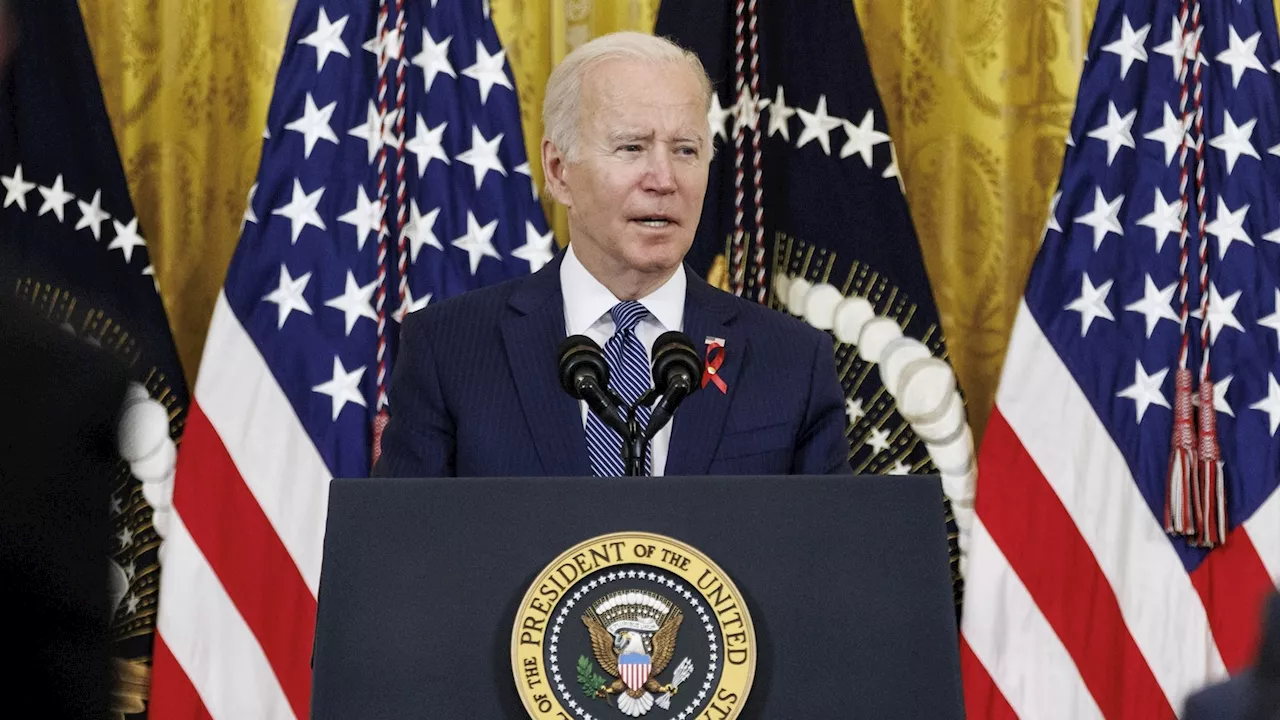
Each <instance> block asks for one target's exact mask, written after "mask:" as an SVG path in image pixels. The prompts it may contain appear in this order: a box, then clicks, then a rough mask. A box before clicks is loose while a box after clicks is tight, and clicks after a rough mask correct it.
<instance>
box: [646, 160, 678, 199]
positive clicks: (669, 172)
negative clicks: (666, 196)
mask: <svg viewBox="0 0 1280 720" xmlns="http://www.w3.org/2000/svg"><path fill="white" fill-rule="evenodd" d="M644 179H645V185H644V188H645V189H646V190H649V191H652V192H658V193H672V192H675V191H676V175H675V168H674V167H673V166H672V163H671V156H670V155H668V154H667V153H666V152H665V151H664V150H656V151H655V152H653V153H652V154H651V155H650V156H649V171H648V172H646V173H645V178H644Z"/></svg>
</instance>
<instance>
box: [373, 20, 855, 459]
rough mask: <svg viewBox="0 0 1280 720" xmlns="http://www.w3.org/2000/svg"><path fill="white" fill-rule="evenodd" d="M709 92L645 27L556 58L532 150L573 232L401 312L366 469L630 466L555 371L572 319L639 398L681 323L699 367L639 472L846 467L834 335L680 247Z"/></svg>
mask: <svg viewBox="0 0 1280 720" xmlns="http://www.w3.org/2000/svg"><path fill="white" fill-rule="evenodd" d="M710 101H711V83H710V80H709V79H708V77H707V74H706V71H705V70H704V69H703V67H702V64H701V63H700V62H699V60H698V58H697V56H695V55H693V54H692V53H689V52H686V51H684V50H682V49H681V48H679V47H678V46H676V45H675V44H673V43H671V42H669V41H667V40H664V39H661V38H656V37H652V36H649V35H642V34H638V33H617V34H613V35H607V36H604V37H601V38H598V39H596V40H593V41H592V42H589V43H587V44H585V45H583V46H581V47H579V48H578V49H577V50H575V51H574V52H572V53H570V54H569V56H568V57H566V58H565V59H564V61H563V62H562V63H561V64H560V65H559V66H558V67H557V68H556V69H555V71H554V72H553V73H552V74H551V78H550V80H549V81H548V83H547V93H546V102H545V104H544V106H543V120H544V125H545V128H546V135H545V137H544V139H543V142H542V166H543V170H544V171H545V175H546V178H547V188H548V191H549V192H550V194H551V195H552V197H554V198H555V200H556V201H557V202H559V203H561V204H562V205H564V206H565V208H566V209H567V213H568V221H569V239H570V243H569V246H568V249H567V250H566V251H564V252H562V253H561V254H560V255H559V256H558V257H557V258H556V259H555V260H554V261H552V262H551V263H548V264H547V265H546V266H545V267H544V268H543V269H541V270H540V271H538V272H537V273H535V274H533V275H530V276H527V277H524V278H520V279H517V280H513V281H510V282H507V283H504V284H501V285H496V286H492V287H489V288H485V289H482V290H477V291H473V292H470V293H466V294H463V295H460V296H458V297H455V298H452V299H450V300H448V301H445V302H442V303H440V304H438V305H434V306H430V307H428V308H426V309H424V310H422V311H420V312H417V313H414V314H412V315H410V316H409V317H408V318H407V320H406V322H405V324H404V329H403V331H402V336H401V350H400V356H399V359H398V362H397V364H396V367H395V371H394V374H393V376H392V381H391V388H390V392H389V404H390V414H391V417H390V421H389V423H388V425H387V427H386V429H385V432H384V434H383V437H382V455H381V459H380V460H379V462H378V465H377V467H376V468H375V474H377V475H383V476H388V475H392V476H414V477H449V476H503V477H519V476H571V475H598V476H617V475H621V474H622V473H623V465H622V456H623V447H622V446H623V440H622V437H621V436H620V435H619V434H618V433H617V432H616V431H615V430H614V429H613V427H611V426H610V424H609V423H608V422H606V420H605V419H604V418H601V417H599V416H597V414H596V412H595V411H593V410H591V409H590V408H588V406H587V404H586V403H585V402H584V401H581V400H577V399H575V398H574V397H571V396H570V395H569V394H568V393H567V392H566V391H565V390H564V389H562V387H561V381H560V376H559V359H560V358H559V353H558V348H559V346H560V345H561V343H562V342H563V341H564V340H565V338H566V337H567V336H576V335H585V336H587V337H589V338H591V339H592V340H594V341H595V342H596V343H598V344H599V345H601V346H603V357H604V358H607V360H608V365H609V371H610V372H609V380H608V386H609V388H610V389H611V390H613V391H615V392H616V393H617V394H618V395H619V396H620V397H621V398H622V399H623V400H625V401H626V402H628V403H634V402H635V400H636V396H637V395H639V394H641V393H642V392H643V391H644V390H646V389H648V388H649V387H651V385H652V378H651V377H650V375H649V364H650V356H651V354H652V352H653V347H654V343H655V340H656V339H657V338H658V337H659V336H661V335H662V334H663V333H665V332H668V331H674V330H679V331H683V332H684V333H685V335H686V336H687V337H689V338H690V339H691V340H692V343H693V346H694V349H695V352H696V353H697V354H699V355H701V356H702V357H703V358H704V359H706V360H707V361H708V362H707V370H706V373H705V374H704V375H703V377H702V378H696V379H695V381H696V383H695V384H696V385H700V386H701V387H700V388H699V389H697V391H696V392H694V393H692V394H691V395H690V396H689V397H688V399H687V400H685V401H684V403H683V405H681V406H680V407H679V409H678V412H676V414H675V416H674V419H673V420H672V422H671V423H670V424H667V425H665V426H664V427H663V428H662V429H661V430H660V431H658V432H657V433H656V434H655V435H654V437H653V439H652V443H651V444H649V445H648V446H647V449H646V453H645V457H644V458H643V459H642V460H643V469H644V473H645V474H651V475H700V474H706V475H735V474H772V475H786V474H830V473H848V472H850V467H849V461H848V455H849V445H848V441H847V439H846V438H845V416H844V402H843V392H842V390H841V387H840V383H839V380H838V378H837V375H836V370H835V364H834V359H833V354H832V344H831V339H830V338H829V337H828V336H827V335H826V334H825V333H822V332H819V331H817V330H814V329H812V328H809V327H807V326H805V325H804V324H802V323H800V322H798V321H796V320H794V319H792V318H789V317H787V316H785V315H783V314H781V313H778V312H776V311H774V310H770V309H768V308H765V307H762V306H759V305H756V304H753V303H750V302H748V301H745V300H742V299H740V298H737V297H735V296H733V295H730V294H728V293H725V292H722V291H720V290H717V289H715V288H712V287H711V286H709V285H707V284H706V283H705V282H703V281H702V280H700V279H699V278H698V277H697V276H696V275H694V274H693V272H692V271H690V270H689V269H688V268H687V267H686V266H685V265H684V264H683V260H684V256H685V254H686V253H687V252H688V250H689V247H690V245H691V244H692V242H693V237H694V231H695V230H696V229H697V225H698V220H699V217H700V216H701V212H702V200H703V196H704V195H705V193H706V188H707V172H708V168H709V166H710V162H711V157H712V152H713V149H712V138H711V134H710V128H709V125H708V122H707V111H708V108H709V107H710ZM713 369H714V372H712V370H713Z"/></svg>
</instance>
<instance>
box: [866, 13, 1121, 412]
mask: <svg viewBox="0 0 1280 720" xmlns="http://www.w3.org/2000/svg"><path fill="white" fill-rule="evenodd" d="M1097 6H1098V0H1041V1H1040V2H1026V0H969V1H968V2H963V3H961V2H949V1H944V2H938V0H898V1H897V2H888V3H886V2H880V1H879V0H854V7H856V8H857V12H858V19H859V21H860V23H861V25H862V32H863V35H864V36H865V37H866V42H867V53H868V54H869V55H870V56H871V69H872V73H873V74H874V75H875V78H876V85H877V86H878V87H879V90H880V95H881V97H882V98H883V100H884V105H885V111H886V113H887V114H888V120H889V127H890V131H891V134H892V136H893V140H894V145H895V147H896V149H897V154H898V164H899V168H900V170H901V172H902V177H903V182H904V183H905V185H906V192H907V202H908V204H909V205H910V207H911V216H912V218H913V220H914V221H915V225H916V230H917V232H918V234H919V236H920V244H921V247H922V249H923V251H924V258H925V267H926V268H927V270H928V273H929V279H930V282H931V283H932V285H933V292H934V296H935V297H936V299H937V303H938V311H939V313H940V315H941V316H942V327H943V330H944V331H945V332H946V334H947V345H948V348H949V350H950V353H951V360H952V364H953V365H954V366H955V369H956V374H957V376H958V377H959V379H960V384H961V387H962V388H963V390H964V392H965V394H966V396H967V399H968V406H969V418H970V421H971V423H972V424H973V428H974V432H975V437H980V436H981V431H982V429H983V428H984V427H985V425H986V420H987V416H988V414H989V413H990V409H991V405H992V402H993V400H994V397H995V389H996V383H997V381H998V379H999V374H1000V368H1001V365H1002V363H1003V360H1004V351H1005V346H1006V344H1007V342H1008V338H1009V331H1010V328H1011V327H1012V325H1013V318H1014V315H1015V314H1016V313H1017V310H1018V303H1019V302H1020V300H1021V297H1022V291H1023V289H1024V286H1025V283H1026V278H1027V274H1028V272H1029V271H1030V269H1031V261H1032V260H1033V259H1034V258H1035V253H1036V251H1037V249H1038V248H1039V245H1040V237H1041V234H1042V231H1043V228H1044V224H1045V220H1046V218H1047V217H1048V209H1049V199H1050V197H1051V196H1052V195H1053V190H1054V188H1055V187H1056V185H1057V182H1058V176H1059V174H1060V171H1061V169H1062V157H1063V151H1064V149H1065V144H1064V143H1065V141H1066V137H1067V130H1068V128H1069V125H1070V122H1071V115H1072V112H1073V110H1074V108H1075V95H1076V88H1077V85H1078V83H1079V81H1080V70H1081V67H1082V64H1083V54H1084V50H1085V47H1086V43H1087V41H1088V36H1089V26H1090V24H1091V23H1092V20H1093V16H1094V15H1095V13H1096V11H1097Z"/></svg>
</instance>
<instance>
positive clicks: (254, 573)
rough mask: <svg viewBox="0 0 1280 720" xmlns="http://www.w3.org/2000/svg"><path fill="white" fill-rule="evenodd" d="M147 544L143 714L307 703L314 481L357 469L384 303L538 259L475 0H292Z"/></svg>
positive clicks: (389, 334)
mask: <svg viewBox="0 0 1280 720" xmlns="http://www.w3.org/2000/svg"><path fill="white" fill-rule="evenodd" d="M265 138H266V139H265V142H264V145H263V150H262V158H261V164H260V170H259V173H258V178H257V183H256V184H255V185H254V188H253V190H252V191H251V192H250V194H249V202H248V209H247V210H246V212H245V216H244V225H243V231H242V235H241V238H240V243H239V245H238V247H237V249H236V253H235V256H234V258H233V259H232V262H231V267H230V269H229V271H228V273H227V279H226V283H225V286H224V289H223V292H222V293H221V294H220V295H219V297H218V300H217V305H216V309H215V311H214V315H213V319H212V323H211V326H210V329H209V336H208V341H207V344H206V348H205V354H204V358H203V361H202V363H201V367H200V375H199V381H198V383H197V385H196V390H195V399H194V402H193V403H192V406H191V412H190V417H189V420H188V423H187V430H186V436H185V438H184V442H183V447H182V450H181V452H180V454H179V460H178V470H177V480H176V494H175V499H174V505H175V508H176V517H175V520H174V522H173V524H172V525H173V526H172V530H171V532H170V534H169V536H168V538H167V539H166V542H165V544H164V547H163V550H162V567H163V572H164V583H163V589H162V594H161V602H160V605H161V610H160V619H159V640H158V641H157V645H156V653H155V677H154V686H153V691H152V706H151V707H152V712H153V713H154V714H155V716H156V717H165V718H178V717H182V718H188V717H212V718H248V717H255V718H267V717H270V718H289V717H298V718H304V717H307V716H308V702H309V697H310V692H311V667H310V660H311V652H312V639H313V622H314V618H315V613H316V593H317V588H318V583H319V575H320V554H321V546H322V540H323V532H324V522H325V510H326V504H327V493H328V484H329V481H330V480H331V479H332V478H335V477H360V476H366V475H368V473H369V469H370V466H371V462H372V459H373V452H374V451H373V445H374V435H375V433H374V427H375V425H376V424H377V422H376V421H377V415H378V411H379V410H380V409H381V408H382V403H383V398H385V397H386V385H385V381H386V379H387V378H389V377H390V363H391V362H392V360H393V359H394V357H395V350H396V346H397V343H396V334H397V332H398V329H399V322H400V321H402V319H403V317H404V315H405V314H406V313H408V312H412V311H414V310H417V309H419V308H421V307H423V306H425V305H426V304H428V303H430V302H435V301H438V300H440V299H443V298H446V297H449V296H451V295H455V294H457V293H460V292H463V291H466V290H468V289H471V288H475V287H478V286H480V285H484V284H487V283H493V282H497V281H500V280H503V279H506V278H510V277H515V276H517V275H522V274H525V273H528V272H530V271H531V270H537V269H538V268H540V267H541V266H542V265H544V264H545V263H546V262H547V261H549V260H550V259H551V257H552V253H553V248H554V244H553V238H552V235H551V233H550V232H548V229H547V224H546V219H545V217H544V215H543V213H542V210H541V206H540V205H539V203H538V200H537V193H536V189H535V188H534V186H533V184H532V180H531V178H530V172H529V165H528V163H527V160H526V155H525V151H524V145H523V136H522V134H521V127H520V116H519V107H518V102H517V95H516V92H515V89H514V84H513V82H512V80H511V75H510V70H509V67H508V65H507V62H506V54H505V51H504V50H503V49H502V46H501V43H500V41H499V39H498V36H497V33H496V32H495V30H494V26H493V24H492V22H491V20H490V19H489V8H488V3H487V2H485V1H483V0H470V1H469V2H445V3H439V4H438V5H437V3H435V2H426V1H425V0H423V1H421V2H407V3H406V2H403V0H393V1H391V2H382V3H379V2H377V1H376V0H301V1H300V2H299V3H298V5H297V9H296V11H295V14H294V18H293V23H292V26H291V28H290V30H289V36H288V39H287V44H286V47H285V51H284V57H283V60H282V62H281V66H280V70H279V74H278V77H277V80H276V87H275V94H274V97H273V101H272V104H271V108H270V111H269V116H268V121H267V132H266V133H265Z"/></svg>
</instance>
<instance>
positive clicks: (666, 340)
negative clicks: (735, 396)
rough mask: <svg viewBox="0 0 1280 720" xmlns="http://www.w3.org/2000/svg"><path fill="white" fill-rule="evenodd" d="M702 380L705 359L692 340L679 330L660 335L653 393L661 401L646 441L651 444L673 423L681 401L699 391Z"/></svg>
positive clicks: (654, 368)
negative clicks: (659, 433)
mask: <svg viewBox="0 0 1280 720" xmlns="http://www.w3.org/2000/svg"><path fill="white" fill-rule="evenodd" d="M700 377H702V359H701V358H699V357H698V353H697V352H695V351H694V349H693V342H692V341H691V340H689V336H688V335H685V334H684V333H682V332H680V331H678V330H672V331H670V332H664V333H662V334H661V335H659V336H658V339H657V340H655V341H654V343H653V392H654V393H655V394H657V395H658V396H659V397H658V402H657V404H655V405H654V406H653V414H652V415H650V416H649V425H648V427H646V428H645V429H644V435H645V437H646V438H648V439H650V440H652V439H653V436H654V435H657V434H658V431H659V430H661V429H662V427H663V426H664V425H666V424H667V423H668V422H670V421H671V416H672V415H673V414H675V411H676V408H677V407H679V406H680V403H681V401H683V400H684V399H685V398H686V397H688V395H689V394H690V393H692V392H693V391H694V390H697V389H698V387H699V385H698V378H700Z"/></svg>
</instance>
